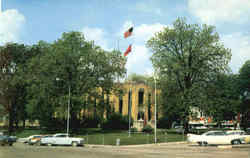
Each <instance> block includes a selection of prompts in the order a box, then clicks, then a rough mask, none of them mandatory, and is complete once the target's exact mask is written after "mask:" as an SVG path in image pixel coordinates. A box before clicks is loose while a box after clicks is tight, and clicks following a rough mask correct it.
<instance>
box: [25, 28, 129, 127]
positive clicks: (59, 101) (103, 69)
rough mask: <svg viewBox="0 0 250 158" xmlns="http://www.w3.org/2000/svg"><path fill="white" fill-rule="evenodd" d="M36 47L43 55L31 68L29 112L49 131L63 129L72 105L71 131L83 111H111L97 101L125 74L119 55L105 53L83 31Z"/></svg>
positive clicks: (37, 58) (33, 62)
mask: <svg viewBox="0 0 250 158" xmlns="http://www.w3.org/2000/svg"><path fill="white" fill-rule="evenodd" d="M37 47H38V49H39V50H40V51H41V53H40V54H41V55H38V56H36V57H35V58H33V59H32V60H31V61H30V65H29V69H30V70H31V71H30V73H29V76H30V80H29V92H30V97H29V110H28V111H29V112H30V113H31V114H33V116H35V117H34V118H33V119H38V120H39V121H40V123H41V125H42V126H45V127H47V128H50V127H51V126H53V127H55V124H57V125H59V127H58V128H64V127H65V125H64V124H65V123H66V118H67V112H68V111H67V107H68V105H69V107H70V126H71V129H78V127H79V126H80V124H81V122H83V121H82V120H81V117H80V116H81V115H82V110H84V111H85V109H87V110H88V111H92V109H94V111H95V114H97V111H96V110H97V109H102V108H105V109H106V110H108V108H106V107H107V106H103V107H102V106H101V105H99V106H98V104H97V103H96V101H94V100H96V98H98V99H100V98H101V96H102V95H100V94H99V90H100V89H101V90H102V92H103V94H109V91H111V90H112V89H111V87H113V85H114V81H115V77H116V76H122V75H124V72H125V69H124V67H121V61H123V60H124V58H122V56H121V53H120V52H116V51H112V52H106V51H104V50H102V49H101V48H100V47H98V46H95V45H94V43H93V42H91V41H86V40H85V38H84V36H83V34H82V33H80V32H69V33H63V35H62V37H61V38H59V39H58V40H57V41H55V42H54V43H52V44H46V43H44V42H42V43H41V42H40V43H39V44H38V45H37ZM103 103H104V102H103ZM107 104H108V103H107ZM103 105H106V104H103ZM97 106H98V107H97ZM85 118H86V117H85Z"/></svg>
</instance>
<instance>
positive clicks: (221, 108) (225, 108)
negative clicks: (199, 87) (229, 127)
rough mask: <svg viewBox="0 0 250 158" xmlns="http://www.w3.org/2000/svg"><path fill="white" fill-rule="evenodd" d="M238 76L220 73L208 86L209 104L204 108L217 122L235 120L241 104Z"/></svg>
mask: <svg viewBox="0 0 250 158" xmlns="http://www.w3.org/2000/svg"><path fill="white" fill-rule="evenodd" d="M237 80H238V76H237V75H233V74H218V75H216V76H215V78H214V80H213V81H211V82H210V84H208V86H207V88H206V96H207V106H206V107H204V108H203V109H202V110H203V111H204V112H205V113H206V114H207V115H208V116H211V117H213V119H214V120H215V121H217V122H221V121H223V120H234V119H235V116H237V113H238V110H239V109H238V107H239V104H240V100H239V92H238V89H237V83H238V82H237Z"/></svg>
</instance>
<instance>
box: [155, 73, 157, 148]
mask: <svg viewBox="0 0 250 158" xmlns="http://www.w3.org/2000/svg"><path fill="white" fill-rule="evenodd" d="M154 81H155V131H154V133H155V144H156V143H157V137H156V128H157V117H156V115H157V108H156V106H157V104H156V103H157V102H156V74H154Z"/></svg>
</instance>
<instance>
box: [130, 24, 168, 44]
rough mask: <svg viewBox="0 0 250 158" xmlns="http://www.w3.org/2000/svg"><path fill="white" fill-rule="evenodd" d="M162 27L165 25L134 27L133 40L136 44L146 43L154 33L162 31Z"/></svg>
mask: <svg viewBox="0 0 250 158" xmlns="http://www.w3.org/2000/svg"><path fill="white" fill-rule="evenodd" d="M164 27H166V25H163V24H160V23H155V24H152V25H148V24H142V25H139V26H138V27H135V30H134V36H133V38H134V40H135V41H136V42H140V43H141V42H143V43H146V42H147V41H148V40H149V39H150V38H151V37H153V36H154V34H155V33H157V32H160V31H162V30H163V28H164Z"/></svg>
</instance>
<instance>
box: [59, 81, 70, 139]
mask: <svg viewBox="0 0 250 158" xmlns="http://www.w3.org/2000/svg"><path fill="white" fill-rule="evenodd" d="M60 80H61V79H60V78H56V81H60ZM68 97H69V98H68V109H67V136H69V110H70V97H71V85H70V84H69V94H68Z"/></svg>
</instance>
